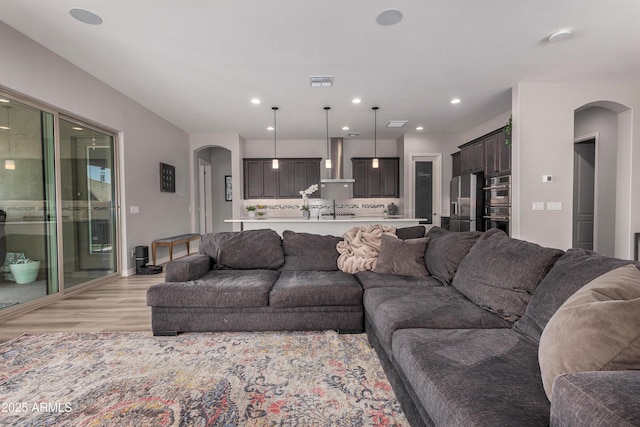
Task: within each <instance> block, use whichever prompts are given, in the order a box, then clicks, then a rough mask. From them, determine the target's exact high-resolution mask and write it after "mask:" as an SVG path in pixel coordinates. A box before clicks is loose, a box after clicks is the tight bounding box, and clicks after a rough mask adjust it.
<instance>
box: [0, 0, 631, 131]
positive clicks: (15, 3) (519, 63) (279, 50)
mask: <svg viewBox="0 0 640 427" xmlns="http://www.w3.org/2000/svg"><path fill="white" fill-rule="evenodd" d="M73 7H81V8H85V9H88V10H91V11H92V12H94V13H96V14H98V15H100V16H101V17H102V19H103V23H102V24H101V25H98V26H92V25H87V24H83V23H80V22H78V21H76V20H75V19H73V18H72V17H71V16H70V15H69V9H70V8H73ZM389 8H395V9H398V10H400V11H401V12H402V13H403V15H404V19H403V20H402V21H401V22H400V23H399V24H397V25H395V26H388V27H384V26H380V25H378V24H377V23H376V16H377V15H378V14H379V13H380V12H381V11H383V10H385V9H389ZM0 19H2V21H4V22H5V23H6V24H8V25H10V26H12V27H14V28H15V29H17V30H18V31H20V32H22V33H24V34H26V35H27V36H29V37H31V38H32V39H34V40H36V41H37V42H38V43H40V44H42V45H44V46H46V47H47V48H49V49H51V50H52V51H54V52H56V53H57V54H59V55H60V56H62V57H64V58H66V59H67V60H69V61H70V62H72V63H74V64H76V65H77V66H79V67H80V68H82V69H84V70H86V71H88V72H89V73H91V74H92V75H94V76H96V77H97V78H99V79H100V80H102V81H104V82H106V83H107V84H109V85H111V86H112V87H114V88H116V89H117V90H119V91H121V92H123V93H125V94H127V95H128V96H129V97H131V98H133V99H134V100H136V101H138V102H139V103H141V104H142V105H144V106H146V107H147V108H149V109H150V110H152V111H154V112H156V113H157V114H159V115H160V116H162V117H164V118H166V119H167V120H169V121H170V122H172V123H174V124H175V125H177V126H179V127H180V128H182V129H184V130H186V131H188V132H237V133H239V134H241V135H242V136H243V137H245V138H248V139H253V138H258V139H261V138H272V133H271V132H269V131H267V130H266V128H267V126H269V125H270V124H272V122H273V112H272V110H271V107H272V106H274V105H276V106H278V107H280V110H279V111H278V138H285V139H316V138H324V137H325V136H326V128H325V112H324V110H323V107H324V106H326V105H328V106H331V107H332V109H331V112H330V116H329V121H330V133H331V136H340V135H344V134H345V132H344V131H342V130H341V128H342V126H344V125H348V126H350V128H351V130H352V131H359V132H361V136H360V137H361V138H372V135H373V112H372V110H371V107H372V106H379V107H380V110H379V111H378V137H379V138H391V137H397V136H398V135H400V134H402V133H406V132H409V133H412V132H416V131H415V127H416V126H418V125H422V126H424V131H423V132H429V133H431V132H438V133H440V132H458V131H463V130H468V129H470V128H473V127H474V126H477V125H479V124H481V123H483V122H485V121H487V120H489V119H492V118H494V117H496V116H498V115H500V114H502V113H504V112H506V111H509V110H510V109H511V91H510V88H511V87H512V86H513V85H514V84H515V83H518V82H524V81H545V82H550V81H557V82H567V81H576V82H577V81H596V80H636V81H637V80H638V79H639V78H640V24H639V23H640V1H639V0H482V1H480V0H347V1H345V0H316V1H309V0H182V1H176V0H135V1H131V0H91V1H88V0H55V1H51V0H2V1H0ZM561 28H572V29H573V31H574V36H573V37H572V38H570V39H568V40H565V41H562V42H558V43H555V44H549V43H547V42H546V41H545V39H546V37H548V36H549V35H550V34H551V33H552V32H553V31H555V30H558V29H561ZM325 74H328V75H334V76H335V83H334V86H333V87H331V88H311V87H310V84H309V76H311V75H325ZM254 97H258V98H260V99H261V100H262V103H261V104H260V105H258V106H256V105H253V104H251V103H250V100H251V99H252V98H254ZM354 97H360V98H362V103H361V104H360V105H354V104H352V103H351V100H352V99H353V98H354ZM454 97H459V98H461V99H462V102H461V103H460V104H458V105H451V104H450V102H449V101H450V100H451V98H454ZM389 120H408V121H409V122H408V124H407V125H406V126H405V128H403V129H385V128H384V127H383V126H384V124H386V122H387V121H389Z"/></svg>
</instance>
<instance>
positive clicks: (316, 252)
mask: <svg viewBox="0 0 640 427" xmlns="http://www.w3.org/2000/svg"><path fill="white" fill-rule="evenodd" d="M342 240H343V239H342V237H336V236H321V235H319V234H310V233H296V232H294V231H290V230H285V231H284V232H283V233H282V247H283V249H284V265H283V266H282V268H281V270H282V271H337V270H338V256H340V254H339V253H338V250H337V249H336V245H337V244H338V242H341V241H342Z"/></svg>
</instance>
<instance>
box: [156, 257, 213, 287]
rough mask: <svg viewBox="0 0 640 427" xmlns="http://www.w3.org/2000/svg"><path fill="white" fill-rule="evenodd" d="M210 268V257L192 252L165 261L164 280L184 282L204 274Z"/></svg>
mask: <svg viewBox="0 0 640 427" xmlns="http://www.w3.org/2000/svg"><path fill="white" fill-rule="evenodd" d="M210 269H211V257H209V256H208V255H204V254H193V255H189V256H187V257H184V258H180V259H175V260H173V261H170V262H168V263H167V265H166V267H165V275H164V280H165V281H166V282H186V281H188V280H195V279H198V278H200V277H202V276H204V275H205V274H206V273H207V272H208V271H209V270H210Z"/></svg>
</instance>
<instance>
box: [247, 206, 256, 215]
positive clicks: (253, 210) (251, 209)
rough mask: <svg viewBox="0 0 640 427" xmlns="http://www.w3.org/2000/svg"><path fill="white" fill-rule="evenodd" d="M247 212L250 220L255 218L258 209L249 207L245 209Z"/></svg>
mask: <svg viewBox="0 0 640 427" xmlns="http://www.w3.org/2000/svg"><path fill="white" fill-rule="evenodd" d="M245 209H246V210H247V216H248V217H249V218H254V217H255V216H256V207H255V206H253V205H249V206H247V207H246V208H245Z"/></svg>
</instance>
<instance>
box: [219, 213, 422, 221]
mask: <svg viewBox="0 0 640 427" xmlns="http://www.w3.org/2000/svg"><path fill="white" fill-rule="evenodd" d="M406 221H412V222H413V221H427V219H425V218H412V217H405V216H401V215H399V216H389V217H382V216H337V217H336V219H333V217H332V216H325V217H320V219H317V218H310V219H304V218H302V216H301V217H300V218H298V217H284V216H283V217H266V218H250V217H241V218H238V219H225V220H224V222H247V223H259V222H304V223H308V222H406Z"/></svg>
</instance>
